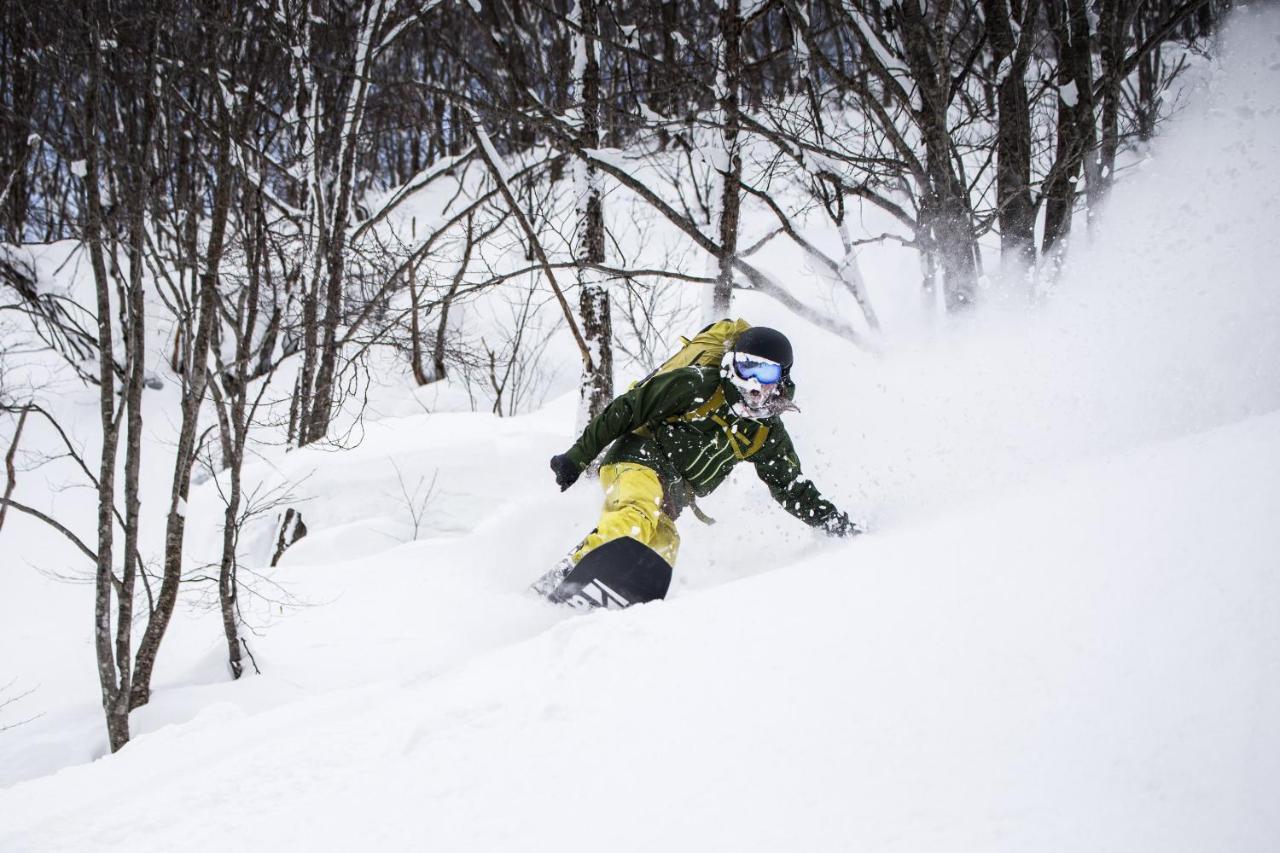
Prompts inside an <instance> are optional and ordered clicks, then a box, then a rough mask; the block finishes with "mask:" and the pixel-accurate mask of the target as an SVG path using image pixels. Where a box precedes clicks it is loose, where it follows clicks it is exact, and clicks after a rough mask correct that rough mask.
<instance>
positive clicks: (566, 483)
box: [551, 453, 582, 492]
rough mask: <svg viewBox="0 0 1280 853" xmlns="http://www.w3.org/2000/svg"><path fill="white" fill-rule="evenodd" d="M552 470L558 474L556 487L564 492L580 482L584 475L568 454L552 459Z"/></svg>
mask: <svg viewBox="0 0 1280 853" xmlns="http://www.w3.org/2000/svg"><path fill="white" fill-rule="evenodd" d="M551 470H552V471H555V472H556V485H558V486H559V487H560V491H562V492H563V491H564V490H565V489H567V488H569V487H570V486H572V485H573V484H574V483H576V482H578V477H579V476H580V475H581V474H582V469H581V468H579V467H578V465H577V463H576V462H574V461H573V460H572V459H570V458H569V454H567V453H561V454H558V455H556V456H552V457H551Z"/></svg>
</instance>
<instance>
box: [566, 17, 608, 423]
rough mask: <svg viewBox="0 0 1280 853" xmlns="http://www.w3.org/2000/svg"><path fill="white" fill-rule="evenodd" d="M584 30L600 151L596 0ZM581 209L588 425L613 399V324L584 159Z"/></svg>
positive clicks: (579, 57) (578, 74) (587, 87)
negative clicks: (588, 351)
mask: <svg viewBox="0 0 1280 853" xmlns="http://www.w3.org/2000/svg"><path fill="white" fill-rule="evenodd" d="M575 12H576V13H577V16H578V24H579V29H578V30H575V32H574V39H573V40H574V48H575V49H574V55H575V62H574V77H575V82H576V85H577V87H578V91H577V93H576V94H577V95H578V102H579V107H580V109H581V111H582V127H581V129H580V130H579V133H578V144H579V145H580V146H581V147H582V148H588V149H594V148H598V147H600V61H599V42H598V38H597V34H598V29H597V28H598V21H597V9H596V0H577V4H576V7H575ZM574 182H575V184H576V187H575V190H576V195H577V207H578V211H577V213H578V229H579V233H578V239H579V245H578V252H577V254H578V308H579V310H580V311H581V312H582V335H583V337H584V338H585V339H586V342H587V346H588V347H589V348H590V349H591V351H592V355H593V358H592V361H591V364H590V369H587V365H585V364H584V369H583V374H582V384H581V389H580V397H581V408H582V413H583V415H584V418H583V420H584V422H585V421H589V420H591V419H592V418H594V417H595V416H596V415H598V414H600V413H601V412H602V411H604V408H605V406H607V405H609V403H610V401H612V400H613V319H612V315H611V308H610V304H609V291H608V289H607V288H606V284H605V281H604V280H603V278H602V276H601V274H600V272H599V270H598V269H597V267H598V265H600V264H603V263H604V262H605V245H604V240H605V233H604V199H603V198H602V196H601V193H600V173H599V170H598V169H596V167H595V165H594V164H593V163H592V162H591V161H589V160H585V159H583V158H581V157H579V158H576V159H575V161H574Z"/></svg>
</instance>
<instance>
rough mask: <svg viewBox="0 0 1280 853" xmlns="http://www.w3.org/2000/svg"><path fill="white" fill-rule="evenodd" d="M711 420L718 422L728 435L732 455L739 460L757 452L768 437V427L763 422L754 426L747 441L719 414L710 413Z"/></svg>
mask: <svg viewBox="0 0 1280 853" xmlns="http://www.w3.org/2000/svg"><path fill="white" fill-rule="evenodd" d="M711 420H713V421H715V422H716V423H718V424H719V425H720V428H721V429H722V430H724V434H725V435H727V436H728V437H729V447H730V448H731V449H732V450H733V455H734V456H736V457H738V461H739V462H741V461H742V460H744V459H748V458H750V457H752V456H755V455H756V454H757V453H759V452H760V448H762V447H764V443H765V441H766V440H767V439H768V438H769V428H768V427H767V426H765V425H764V424H760V426H758V427H757V428H756V434H755V435H754V436H753V437H752V439H751V441H750V442H748V441H747V440H746V438H744V437H743V436H742V434H741V433H739V432H738V431H737V430H736V429H734V428H733V427H732V426H730V425H729V422H728V421H726V420H725V419H724V418H722V417H720V416H719V415H712V416H711ZM743 445H746V447H745V448H744V447H743Z"/></svg>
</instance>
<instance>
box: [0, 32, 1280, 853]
mask: <svg viewBox="0 0 1280 853" xmlns="http://www.w3.org/2000/svg"><path fill="white" fill-rule="evenodd" d="M1277 33H1280V16H1277V14H1276V13H1274V12H1272V13H1265V12H1262V13H1259V12H1246V13H1243V14H1242V15H1241V16H1240V17H1239V19H1238V20H1237V22H1236V25H1235V27H1234V28H1233V30H1232V35H1231V36H1230V37H1229V43H1228V44H1226V45H1225V46H1224V50H1223V57H1224V58H1223V60H1222V61H1221V62H1220V63H1219V64H1220V66H1221V67H1220V68H1218V69H1217V70H1216V72H1215V73H1214V74H1213V76H1212V77H1211V79H1210V81H1209V83H1208V84H1207V85H1206V87H1205V89H1204V91H1203V92H1201V100H1200V102H1199V104H1198V105H1196V106H1193V107H1192V108H1191V109H1189V110H1188V111H1187V112H1186V113H1185V114H1184V115H1183V116H1182V118H1181V119H1179V121H1178V122H1177V123H1176V126H1175V127H1173V128H1171V129H1170V131H1169V135H1168V137H1167V138H1164V139H1162V140H1161V141H1160V142H1159V144H1158V145H1157V146H1156V147H1155V149H1154V151H1153V152H1152V154H1151V156H1150V158H1149V160H1148V161H1147V162H1146V163H1145V164H1144V165H1143V166H1142V167H1141V169H1140V170H1139V172H1138V174H1136V175H1133V176H1130V177H1129V178H1128V179H1127V180H1126V181H1125V182H1123V183H1122V184H1121V186H1120V187H1119V189H1118V190H1117V192H1116V195H1115V198H1114V200H1113V202H1112V203H1111V205H1110V206H1109V207H1108V209H1107V210H1106V211H1104V213H1103V221H1102V222H1101V223H1100V225H1099V229H1098V235H1099V236H1098V238H1097V239H1096V240H1095V241H1094V242H1093V243H1092V244H1091V245H1089V246H1078V247H1077V248H1078V251H1077V252H1076V253H1075V254H1074V255H1073V258H1072V264H1071V267H1070V268H1069V269H1068V270H1067V271H1066V273H1065V275H1064V278H1063V280H1062V283H1061V286H1060V288H1059V290H1058V291H1057V292H1056V293H1055V294H1053V295H1052V296H1051V297H1050V298H1048V299H1047V300H1044V301H1042V302H1040V303H1037V304H1035V305H1026V304H1022V303H1021V302H1019V303H1018V304H1014V302H1015V300H1013V299H1009V300H1007V301H1006V302H1005V303H1004V304H998V303H999V300H998V299H997V298H995V297H996V296H998V294H995V293H993V294H992V296H993V298H992V299H991V300H990V301H991V302H993V303H997V304H994V305H991V306H990V307H989V308H988V309H987V310H986V311H984V312H981V313H979V315H978V316H976V317H973V318H969V319H967V320H965V321H963V322H960V323H957V324H956V325H955V327H954V328H952V329H949V330H947V331H946V333H945V334H943V335H941V336H939V337H937V338H934V339H931V340H928V341H925V342H921V343H918V344H917V345H915V346H913V347H912V348H910V349H898V350H896V351H894V352H892V353H890V354H889V355H888V356H887V357H885V358H883V359H881V360H878V361H874V362H868V361H867V360H866V359H864V358H856V357H855V356H854V355H853V354H852V353H850V352H849V351H848V350H847V349H844V348H843V346H842V345H841V344H840V343H839V342H837V341H835V340H834V339H832V338H830V337H829V336H827V335H825V334H824V333H821V332H817V331H814V330H812V329H807V328H806V327H805V326H804V325H803V324H802V323H801V322H800V321H798V320H795V319H793V318H788V317H785V316H783V317H778V315H777V313H776V309H774V308H771V307H770V306H769V305H768V304H767V303H766V302H765V301H764V300H763V299H759V298H753V297H752V296H751V295H745V296H743V297H742V298H741V299H740V302H739V307H740V309H741V313H742V314H743V316H745V317H747V318H748V319H753V320H757V321H758V318H759V317H760V316H762V315H764V316H768V317H770V318H773V317H778V319H777V320H776V321H775V322H776V325H778V326H779V327H781V328H783V329H784V330H785V331H787V332H789V333H790V334H791V335H792V336H793V338H794V339H795V340H796V342H797V353H798V366H797V380H798V382H799V383H800V397H799V402H800V404H801V406H802V408H803V409H804V411H803V413H802V414H800V415H797V416H795V417H794V418H790V419H789V421H788V423H789V427H790V430H791V432H792V434H793V435H794V437H795V438H796V442H797V446H798V448H799V451H800V454H801V457H802V459H804V460H805V462H806V468H807V470H808V472H809V473H810V474H811V475H812V476H813V478H814V479H815V481H816V482H817V483H818V484H819V486H821V487H822V488H823V489H824V491H826V492H827V493H828V494H829V495H830V496H831V497H833V499H835V500H836V501H837V502H838V503H839V504H841V505H842V506H844V507H847V508H848V509H849V510H850V511H851V512H852V514H853V515H854V516H855V517H859V518H862V519H865V520H868V521H869V522H871V526H872V528H873V533H872V534H871V535H868V536H865V537H862V538H861V539H858V540H855V541H853V542H850V543H830V542H827V541H825V540H823V539H821V538H819V537H816V536H814V535H813V534H811V533H810V532H809V531H808V530H807V529H805V528H803V527H802V526H801V525H798V524H796V523H795V522H794V521H793V520H791V519H790V518H789V517H787V516H785V515H784V514H783V513H782V512H781V511H780V510H778V509H777V508H776V507H774V506H773V505H772V504H771V503H770V501H769V500H768V497H767V495H766V494H765V493H764V490H763V488H762V487H761V486H760V485H759V484H758V483H756V482H755V481H754V477H753V476H752V475H751V473H750V472H749V471H742V472H740V473H739V474H737V475H735V477H734V478H733V480H732V481H731V482H730V483H729V484H728V485H726V487H725V488H724V489H723V490H722V491H721V492H720V493H717V494H716V495H715V496H713V498H712V499H710V500H708V501H707V502H706V507H705V508H706V509H707V510H708V512H710V514H711V515H713V516H716V517H717V518H719V519H720V523H719V524H717V525H716V526H715V527H710V528H708V527H703V526H702V525H699V524H698V523H697V522H696V521H694V520H693V519H685V520H682V533H683V534H684V536H685V544H684V548H683V550H682V554H681V562H680V565H679V566H678V569H677V576H676V581H675V586H674V588H673V593H672V595H671V597H670V598H669V600H668V601H666V602H662V603H659V604H654V605H648V606H644V607H641V608H636V609H633V610H630V611H627V612H623V613H604V614H591V615H587V616H570V615H566V614H565V613H564V612H563V611H561V610H559V609H556V608H553V607H551V606H549V605H545V604H542V603H540V602H538V601H536V600H533V599H530V598H529V597H527V596H525V595H524V594H523V592H522V590H523V586H524V584H525V583H526V582H527V581H528V580H529V579H530V578H531V577H532V576H533V575H535V574H537V573H538V572H539V571H540V570H541V569H542V568H543V567H545V566H546V565H549V564H550V563H551V562H553V561H554V560H555V558H556V557H557V556H558V555H559V554H560V553H562V552H563V551H564V550H565V549H566V548H568V547H569V546H570V545H572V544H573V542H574V541H576V539H577V538H578V537H579V536H580V535H581V534H582V533H583V532H585V529H586V528H588V527H589V526H590V524H591V521H592V519H593V517H594V514H595V512H596V511H597V508H598V494H597V490H596V489H595V487H594V486H593V484H590V483H581V484H579V485H578V486H576V487H575V488H574V489H572V490H570V491H569V492H568V493H566V494H564V495H560V494H558V493H557V492H556V491H555V487H554V484H553V483H552V481H551V476H550V473H549V471H548V470H547V468H546V459H547V458H548V457H549V456H550V455H551V454H552V453H553V452H556V451H559V450H562V449H563V448H564V447H565V446H566V445H567V444H568V443H569V441H571V440H572V435H571V433H572V430H573V418H574V412H573V401H572V399H571V398H570V397H567V396H566V397H561V398H559V399H557V400H555V401H553V402H552V403H551V404H550V405H548V406H546V407H544V408H543V409H541V410H539V411H537V412H535V413H533V414H530V415H527V416H522V417H517V418H507V419H498V418H494V417H492V416H487V415H479V414H467V413H439V412H438V411H436V412H434V413H427V412H425V411H423V409H422V407H421V406H419V405H417V403H415V402H414V401H415V399H417V400H418V401H419V402H422V403H424V404H426V405H427V407H428V408H432V409H436V408H437V407H435V406H433V405H431V403H432V401H431V400H426V399H423V398H422V395H423V394H432V393H434V392H433V391H431V390H428V391H425V392H407V391H406V392H400V393H399V394H398V395H397V394H396V393H392V392H387V397H386V399H382V400H379V401H377V406H376V407H375V408H376V409H377V413H378V416H377V417H376V418H371V419H370V420H369V421H368V423H367V424H366V434H365V436H364V441H363V442H362V443H361V445H360V446H359V447H358V448H356V449H355V450H352V451H348V452H343V453H334V452H327V451H324V450H321V449H318V448H309V449H307V450H304V451H300V452H294V453H290V454H278V455H276V456H269V455H268V456H266V457H264V458H263V459H262V460H261V461H260V462H259V463H257V465H258V467H257V468H256V469H255V473H254V476H255V477H257V478H258V480H259V481H260V482H263V483H266V484H268V485H270V484H272V483H276V482H278V483H288V484H290V491H291V494H292V495H293V497H294V499H295V500H297V501H299V505H301V506H303V507H304V513H305V516H306V518H307V521H308V525H309V526H310V528H311V533H310V534H309V536H308V537H307V538H306V539H304V540H302V541H301V542H300V543H299V544H298V545H297V546H296V547H295V548H294V549H292V550H291V551H290V552H289V553H288V554H287V555H286V557H285V559H284V561H283V563H282V565H281V567H280V568H279V570H278V571H275V572H273V573H271V574H270V575H269V578H270V584H271V585H267V586H264V587H261V589H262V595H263V598H260V599H257V600H255V601H254V602H253V605H252V608H251V610H250V616H251V623H252V624H254V625H255V626H256V627H257V628H258V629H259V634H260V636H255V637H252V638H251V639H250V645H251V648H252V649H253V650H254V653H255V658H256V660H257V663H258V664H259V666H261V668H262V670H263V674H262V675H260V676H253V677H248V678H245V679H243V680H242V681H240V682H237V683H227V682H226V681H225V665H224V663H223V654H224V653H223V649H222V646H221V640H220V635H219V633H218V629H217V626H216V621H217V620H216V617H215V616H214V615H213V614H204V615H200V614H192V613H184V614H183V619H182V623H181V625H179V626H175V629H174V632H173V636H172V637H171V638H170V639H168V640H167V641H166V643H167V645H166V647H165V649H164V650H163V651H162V653H161V662H160V668H159V670H158V676H157V691H156V695H155V698H154V700H153V702H152V704H151V705H149V706H147V707H146V708H144V709H142V710H141V711H140V712H139V713H137V714H135V715H134V729H135V738H134V740H133V742H132V743H131V744H130V745H129V746H128V748H126V749H125V750H123V751H122V752H121V753H119V754H117V755H114V756H106V757H103V756H102V755H101V752H102V750H103V745H102V740H103V737H102V723H101V711H100V709H99V708H98V707H97V704H96V693H95V685H96V682H95V680H94V674H93V664H92V649H91V645H90V638H89V626H90V620H89V614H90V612H91V607H92V605H91V591H90V590H89V589H88V588H87V587H77V586H69V585H67V584H65V583H59V582H55V581H52V580H49V579H47V578H45V577H44V576H42V575H39V574H38V573H36V572H34V571H30V570H26V567H25V566H24V565H22V564H16V565H11V566H8V567H7V571H8V572H9V573H10V574H11V575H12V576H13V577H7V578H6V579H5V585H6V586H5V588H6V589H12V590H15V592H14V594H13V595H10V596H7V597H6V600H5V601H3V602H0V607H3V610H2V611H0V613H3V616H4V619H3V622H4V625H3V626H0V638H2V639H3V642H4V647H3V648H4V649H5V656H6V657H8V656H9V654H11V652H10V651H9V650H10V649H13V650H17V651H18V654H17V655H15V657H20V658H21V659H22V661H23V663H24V665H26V666H27V667H28V669H26V670H24V674H25V673H35V672H40V673H42V674H43V677H42V680H41V684H42V689H41V691H40V692H38V693H36V694H33V696H32V697H30V698H29V699H28V700H26V701H28V702H30V701H33V700H34V701H35V702H36V704H35V705H34V706H33V710H35V711H43V712H44V715H43V716H42V717H40V718H39V719H36V720H34V721H32V722H29V723H27V724H25V725H22V726H19V727H18V728H15V729H12V730H10V731H7V732H3V733H0V784H7V785H9V787H7V788H4V789H0V850H3V851H9V850H16V851H53V850H69V851H70V850H74V851H84V850H111V849H121V848H124V847H126V846H127V847H128V848H129V849H131V850H172V849H184V850H205V849H207V850H223V849H227V848H231V847H235V848H240V849H249V850H271V849H280V848H284V849H294V848H304V847H305V848H311V849H321V850H342V849H353V848H354V849H390V850H408V849H420V848H423V847H428V846H430V847H435V848H438V849H444V850H455V849H457V850H506V849H530V850H542V849H554V850H557V851H562V850H563V851H568V850H595V849H610V850H651V849H655V848H670V849H677V850H680V849H709V850H735V851H740V850H757V849H758V850H779V849H781V850H848V849H871V850H911V851H916V850H919V851H926V850H927V851H936V850H984V851H985V850H1010V851H1014V850H1016V851H1026V850H1034V851H1058V850H1061V851H1081V850H1088V851H1126V853H1129V851H1175V850H1179V851H1180V850H1186V851H1249V853H1252V852H1253V851H1258V853H1262V851H1271V850H1274V849H1276V839H1277V838H1280V805H1278V804H1280V729H1277V726H1276V724H1275V720H1277V719H1280V556H1278V555H1280V523H1277V521H1276V519H1277V518H1280V288H1276V287H1275V272H1274V271H1275V270H1276V269H1280V241H1276V240H1275V239H1274V233H1273V232H1274V227H1275V222H1276V205H1277V204H1280V201H1277V199H1280V39H1278V38H1277V35H1276V34H1277ZM871 272H872V271H870V270H868V274H869V275H871ZM855 364H856V367H853V366H851V365H855ZM433 478H434V482H435V484H436V485H435V491H434V492H433V493H432V496H431V498H430V501H429V502H428V503H427V511H426V514H425V516H424V522H423V524H422V525H421V526H420V527H419V529H417V530H416V531H415V530H414V525H413V521H412V518H411V513H410V511H409V506H408V503H410V502H408V501H406V500H405V499H404V498H403V495H402V494H401V487H400V482H401V481H403V482H405V483H407V484H408V488H409V489H410V490H411V491H412V490H413V489H414V488H415V487H416V484H418V483H420V482H430V481H431V480H432V479H433ZM65 499H67V500H72V499H75V496H74V495H70V496H67V497H66V498H65ZM218 509H219V504H218V501H217V495H216V492H215V490H214V489H213V488H212V484H206V485H205V486H203V487H201V488H200V489H199V490H198V491H197V493H196V494H195V495H193V499H192V501H191V507H190V511H189V517H190V519H191V534H190V536H191V540H192V541H191V543H190V546H189V547H190V550H191V552H192V553H193V554H196V555H198V554H200V553H202V549H209V548H211V542H212V540H213V538H214V537H216V535H217V528H216V524H217V520H218V519H217V514H218V513H217V510H218ZM10 535H11V533H10V531H9V530H8V529H6V532H5V536H6V537H9V536H10ZM18 541H19V542H20V544H21V545H22V546H23V547H25V548H27V549H28V551H27V552H26V554H27V557H28V559H30V558H31V553H33V551H32V549H34V548H36V547H38V546H39V544H40V543H39V542H36V541H35V540H34V539H26V540H24V539H19V540H18ZM275 584H278V587H277V586H274V585H275ZM68 626H78V632H77V630H68ZM31 677H34V676H31ZM95 759H96V760H95ZM55 771H56V772H55Z"/></svg>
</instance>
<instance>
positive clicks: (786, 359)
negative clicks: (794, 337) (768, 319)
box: [733, 326, 795, 373]
mask: <svg viewBox="0 0 1280 853" xmlns="http://www.w3.org/2000/svg"><path fill="white" fill-rule="evenodd" d="M733 351H734V352H741V353H747V354H748V355H754V356H756V357H757V358H764V359H768V360H769V361H775V362H777V363H778V364H781V365H782V370H783V372H784V373H790V372H791V364H792V362H793V361H794V360H795V358H794V356H793V355H792V352H791V341H789V340H787V336H786V335H784V334H782V332H779V331H778V330H777V329H770V328H769V327H768V326H752V327H751V328H750V329H747V330H746V331H745V332H743V333H742V334H741V335H739V336H738V339H737V340H736V341H734V343H733Z"/></svg>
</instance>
